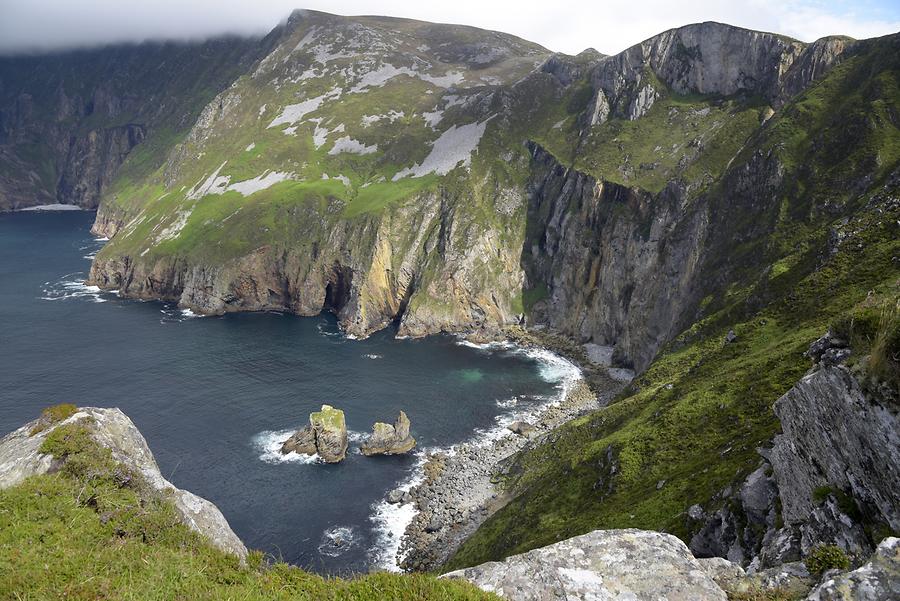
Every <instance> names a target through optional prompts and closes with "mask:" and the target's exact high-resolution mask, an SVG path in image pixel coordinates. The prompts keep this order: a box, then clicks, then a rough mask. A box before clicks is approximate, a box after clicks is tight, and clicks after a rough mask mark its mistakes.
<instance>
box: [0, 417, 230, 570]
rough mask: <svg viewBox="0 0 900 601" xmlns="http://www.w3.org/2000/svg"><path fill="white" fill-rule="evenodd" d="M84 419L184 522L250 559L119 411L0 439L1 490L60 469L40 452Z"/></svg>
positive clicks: (213, 510) (216, 514)
mask: <svg viewBox="0 0 900 601" xmlns="http://www.w3.org/2000/svg"><path fill="white" fill-rule="evenodd" d="M80 420H84V423H85V425H87V426H88V427H89V428H90V429H91V434H92V436H93V438H94V440H95V441H96V442H97V443H98V444H100V445H102V446H104V447H106V448H108V449H109V450H110V451H112V456H113V459H115V460H116V461H118V462H120V463H122V464H123V465H125V466H126V467H127V468H128V469H130V470H132V471H133V472H135V473H139V474H141V476H143V478H144V480H145V481H146V482H147V483H148V484H149V485H150V486H151V487H152V488H153V489H154V490H156V491H158V492H160V493H162V494H163V495H164V496H165V497H166V498H168V499H169V500H171V501H172V503H173V504H174V506H175V509H176V510H177V512H178V514H179V516H180V517H181V522H182V523H183V524H185V525H186V526H188V527H189V528H191V529H192V530H195V531H196V532H199V533H200V534H202V535H203V536H205V537H206V538H207V539H209V541H210V542H211V543H212V544H213V545H215V546H216V547H218V548H219V549H221V550H223V551H225V552H227V553H232V554H234V555H237V556H238V557H240V558H242V559H243V558H245V557H246V556H247V548H246V547H245V546H244V543H242V542H241V539H239V538H238V536H237V535H236V534H235V533H234V532H233V531H232V530H231V527H230V526H229V525H228V522H227V520H226V519H225V517H224V516H223V515H222V512H221V511H219V509H218V507H216V506H215V505H213V504H212V503H210V502H209V501H207V500H206V499H204V498H202V497H198V496H197V495H195V494H193V493H190V492H188V491H186V490H182V489H180V488H176V487H175V486H173V485H172V483H171V482H169V481H168V480H166V479H165V478H163V476H162V473H160V471H159V466H158V465H156V460H155V459H154V458H153V453H152V452H151V451H150V448H149V447H148V446H147V441H146V440H144V437H143V436H142V435H141V433H140V431H138V429H137V427H135V425H134V423H132V421H131V420H130V419H129V418H128V416H127V415H125V414H124V413H122V412H121V411H120V410H119V409H104V408H98V407H81V408H80V409H79V410H78V412H77V413H75V414H74V415H72V416H71V417H69V418H68V419H65V420H63V421H61V422H59V423H57V424H55V425H54V426H52V427H50V428H47V429H46V430H43V431H41V432H38V433H36V434H34V435H31V432H32V431H33V429H34V427H35V425H36V424H37V423H38V420H35V421H32V422H30V423H28V424H25V425H24V426H22V427H21V428H19V429H18V430H16V431H14V432H11V433H9V434H7V435H6V436H4V437H3V439H2V440H0V489H3V488H9V487H11V486H15V485H17V484H19V483H21V482H22V481H23V480H25V479H26V478H29V477H31V476H36V475H40V474H46V473H48V472H50V471H52V470H54V469H56V468H57V467H58V465H57V463H58V462H56V461H55V460H54V459H53V457H51V456H50V455H44V454H42V453H41V452H40V448H41V444H43V442H44V440H45V439H46V437H47V435H48V434H49V433H50V432H52V431H53V430H54V429H56V428H57V427H59V426H60V425H63V424H70V423H73V422H76V421H80Z"/></svg>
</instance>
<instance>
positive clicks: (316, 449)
mask: <svg viewBox="0 0 900 601" xmlns="http://www.w3.org/2000/svg"><path fill="white" fill-rule="evenodd" d="M281 452H282V453H284V454H285V455H286V454H288V453H300V454H305V455H315V454H317V453H318V455H319V457H321V458H322V461H325V462H326V463H337V462H339V461H342V460H343V459H344V458H345V457H346V456H347V424H346V423H345V421H344V412H343V411H341V410H340V409H335V408H334V407H332V406H331V405H322V409H321V410H319V411H316V412H315V413H310V414H309V425H307V426H304V427H303V428H301V429H300V430H298V431H297V432H295V433H294V434H292V435H291V437H290V438H288V439H287V440H286V441H284V444H282V445H281Z"/></svg>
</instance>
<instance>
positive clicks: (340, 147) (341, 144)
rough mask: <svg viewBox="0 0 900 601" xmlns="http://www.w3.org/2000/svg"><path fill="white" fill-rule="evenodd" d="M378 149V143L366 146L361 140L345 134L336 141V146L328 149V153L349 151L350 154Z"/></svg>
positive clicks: (371, 151) (368, 152)
mask: <svg viewBox="0 0 900 601" xmlns="http://www.w3.org/2000/svg"><path fill="white" fill-rule="evenodd" d="M376 150H378V144H373V145H372V146H366V145H365V144H363V143H362V142H360V141H359V140H354V139H353V138H351V137H350V136H344V137H342V138H338V139H337V140H335V141H334V146H332V147H331V150H329V151H328V154H330V155H335V154H341V153H342V152H347V153H350V154H372V153H373V152H375V151H376Z"/></svg>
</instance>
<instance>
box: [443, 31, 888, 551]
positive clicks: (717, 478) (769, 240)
mask: <svg viewBox="0 0 900 601" xmlns="http://www.w3.org/2000/svg"><path fill="white" fill-rule="evenodd" d="M896 43H897V40H896V36H895V37H894V39H890V38H889V39H885V40H882V41H878V42H873V43H870V44H868V45H867V46H866V47H865V48H864V49H863V50H862V51H861V52H859V53H858V54H857V55H855V56H853V57H852V58H851V59H849V60H847V61H846V62H845V63H843V64H842V65H840V66H839V67H836V68H835V69H834V70H833V71H832V72H831V73H830V74H829V75H828V76H827V77H826V78H825V79H824V80H822V81H821V82H820V83H819V84H817V85H814V86H813V87H812V88H811V89H810V90H809V91H808V92H806V93H804V94H802V95H801V96H800V97H798V98H797V99H796V100H795V101H794V102H793V103H791V104H789V105H787V106H786V107H785V108H784V109H783V110H782V111H781V112H780V113H778V114H777V115H776V116H775V117H773V122H772V123H771V124H770V125H769V127H767V128H765V129H764V130H763V131H762V132H760V133H759V134H758V135H756V136H754V138H753V139H752V144H750V145H748V146H747V147H746V148H745V149H744V150H742V154H744V155H753V154H756V153H760V152H768V151H770V150H771V151H772V152H776V153H778V155H779V157H781V160H782V164H783V165H784V168H785V171H786V173H785V177H784V179H783V181H784V184H783V185H781V186H780V187H779V188H778V189H777V191H776V195H777V196H776V198H778V199H779V203H778V204H776V205H774V206H772V205H769V206H768V207H766V206H765V205H764V204H763V205H762V206H763V210H762V211H760V210H759V208H752V209H751V208H750V207H747V209H748V210H747V211H746V217H745V216H744V215H742V211H741V207H735V206H734V205H733V199H732V198H729V197H728V196H724V195H723V196H721V197H716V196H715V194H712V195H710V196H709V197H708V198H709V201H711V202H714V203H721V208H720V209H719V210H720V211H729V212H728V213H727V215H728V219H727V221H728V222H729V223H730V225H729V227H730V228H732V229H730V230H729V234H730V235H729V236H727V237H723V241H722V246H721V247H719V249H718V250H717V251H714V252H713V254H712V255H711V259H710V271H709V272H708V273H717V272H718V273H719V274H722V275H723V276H724V277H723V279H722V281H723V282H727V285H726V286H723V287H721V288H720V289H719V290H718V291H715V286H710V287H709V289H710V290H711V293H710V295H709V296H708V297H706V298H704V299H703V302H702V304H701V309H700V314H699V318H698V319H697V320H696V321H695V322H694V323H693V324H691V325H690V327H688V328H687V329H685V330H684V331H683V332H682V333H681V334H680V335H678V336H677V337H676V338H675V339H674V340H672V341H671V342H670V343H669V344H668V345H666V346H665V347H664V348H663V350H662V352H661V353H660V355H659V356H658V358H657V359H656V360H655V361H654V362H653V363H652V364H651V365H650V367H649V369H647V371H646V372H645V373H643V374H642V375H641V376H640V377H639V378H638V379H637V380H635V381H634V382H633V383H632V385H631V386H630V387H629V389H627V390H626V391H625V392H624V393H623V394H622V395H621V396H620V398H618V399H617V400H616V401H615V402H614V403H612V404H611V405H610V406H609V407H607V408H605V409H602V410H600V411H598V412H596V413H593V414H591V415H588V416H586V417H583V418H581V419H578V420H575V421H573V422H570V423H569V424H567V425H566V426H564V427H563V428H561V429H560V431H559V434H558V436H554V437H553V441H552V443H547V444H542V445H539V446H536V447H535V448H532V449H530V450H527V451H525V452H523V453H522V454H521V455H520V456H519V457H518V458H517V460H516V463H515V465H514V467H513V469H512V471H511V476H510V478H509V479H508V481H507V483H506V485H507V488H508V491H509V493H510V495H511V496H512V501H511V502H510V503H509V504H508V505H507V506H506V507H504V508H503V509H502V510H500V511H499V512H498V513H496V514H495V515H494V516H492V517H491V518H490V519H489V520H488V521H487V522H486V523H485V524H484V525H483V526H482V527H481V528H480V530H479V531H478V532H476V534H475V535H474V536H473V537H472V538H471V539H470V540H469V541H467V542H466V543H465V544H464V545H463V546H462V548H461V549H460V551H459V552H458V553H457V554H456V556H455V557H454V558H453V559H452V561H451V562H450V564H449V566H448V567H449V568H458V567H462V566H469V565H475V564H477V563H480V562H483V561H488V560H496V559H498V558H501V557H504V556H507V555H510V554H514V553H520V552H523V551H526V550H528V549H532V548H535V547H539V546H542V545H546V544H548V543H552V542H555V541H558V540H561V539H564V538H567V537H570V536H573V535H577V534H582V533H585V532H588V531H591V530H594V529H597V528H622V527H636V528H646V529H651V530H661V531H665V532H671V533H673V534H676V535H678V536H679V537H681V538H682V539H683V540H685V541H688V540H690V537H691V535H692V534H693V533H694V532H695V528H696V527H697V524H696V523H694V522H693V521H692V520H691V519H690V518H689V516H688V514H687V510H688V507H690V506H691V505H693V504H695V503H696V504H699V505H701V506H704V505H709V506H712V505H714V504H715V503H716V501H715V498H716V496H717V494H718V493H719V491H722V490H723V489H725V488H726V487H728V486H732V485H734V484H735V483H738V482H740V481H741V480H742V479H743V478H745V477H746V476H747V474H749V473H750V472H751V471H753V470H754V469H756V468H757V467H758V466H759V464H760V456H759V454H758V452H757V450H756V449H757V448H758V447H762V446H766V445H768V444H769V442H770V441H771V439H772V437H773V436H774V435H775V434H776V433H777V432H778V429H779V423H778V420H777V418H776V416H775V414H774V412H773V409H772V405H773V403H774V401H775V400H776V399H778V398H779V397H780V396H781V395H782V394H784V393H785V392H786V391H787V390H788V389H789V388H790V387H791V386H793V385H794V384H795V383H796V382H797V380H798V379H799V378H800V377H801V376H802V375H803V374H804V372H806V371H807V370H808V369H809V365H810V363H809V359H807V358H806V357H804V353H805V351H806V350H807V348H808V347H809V345H810V343H812V342H813V341H815V340H816V339H817V338H818V337H819V336H821V335H822V334H823V333H824V332H825V331H826V330H827V329H828V328H829V327H832V328H833V329H835V330H837V331H840V332H842V333H845V335H846V336H848V339H850V340H851V342H852V343H853V346H854V353H858V354H859V355H860V362H862V363H863V364H868V365H870V366H872V369H874V370H877V374H878V375H877V377H878V378H880V379H881V380H887V381H892V380H894V379H895V378H896V374H897V371H896V366H897V362H896V361H897V355H896V353H897V343H896V336H897V333H896V331H897V329H896V328H897V325H896V324H897V320H896V308H895V305H896V303H897V299H898V298H900V279H898V277H900V267H898V265H897V252H898V248H900V245H898V223H900V222H898V216H900V204H898V200H897V198H898V193H900V185H898V183H900V182H898V179H897V178H898V173H897V166H898V158H900V157H898V156H897V149H898V148H900V146H898V144H900V132H898V125H900V124H898V123H897V121H896V114H897V113H896V111H897V101H898V99H900V93H898V80H897V73H898V71H897V69H896V61H897V58H896V57H897V55H896V53H892V52H890V51H889V50H888V49H890V48H892V47H894V48H895V47H896ZM848 122H850V123H854V124H857V125H856V126H853V127H851V128H850V129H851V131H852V132H853V135H852V136H850V137H847V136H846V135H844V133H843V132H845V128H846V127H847V123H848ZM735 163H736V164H740V163H738V161H735ZM741 168H743V167H741ZM728 177H729V176H728V175H727V174H726V176H725V178H723V179H724V181H727V178H728ZM726 189H727V188H724V187H723V186H721V185H720V188H719V190H720V192H719V193H720V194H721V193H723V192H724V191H725V190H726ZM714 191H715V189H714ZM757 202H760V204H762V201H761V200H758V201H757ZM729 203H731V204H732V206H731V207H730V209H729V208H728V207H727V205H728V204H729ZM751 215H753V217H752V218H751ZM744 219H746V221H745V220H744ZM770 220H771V221H770ZM760 221H763V222H766V223H771V224H772V225H771V229H768V228H766V229H762V228H759V227H758V225H759V222H760ZM723 225H724V224H723ZM717 263H718V264H717ZM726 278H727V279H726ZM850 324H854V325H853V327H852V332H850V330H851V326H850ZM729 330H732V331H733V332H734V333H735V334H736V339H734V340H733V341H731V342H726V334H727V333H728V332H729ZM882 349H892V350H887V351H885V350H882ZM864 357H870V358H868V359H863V358H864ZM876 542H877V541H876Z"/></svg>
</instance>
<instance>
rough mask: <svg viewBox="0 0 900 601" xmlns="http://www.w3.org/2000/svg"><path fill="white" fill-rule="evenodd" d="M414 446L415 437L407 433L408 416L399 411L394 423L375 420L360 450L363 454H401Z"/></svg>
mask: <svg viewBox="0 0 900 601" xmlns="http://www.w3.org/2000/svg"><path fill="white" fill-rule="evenodd" d="M415 446H416V439H415V438H413V437H412V436H411V435H410V433H409V418H408V417H406V413H404V412H403V411H401V412H400V415H398V416H397V421H395V422H394V425H393V426H392V425H390V424H385V423H383V422H375V425H374V426H372V434H370V435H369V437H368V438H367V439H366V441H365V442H364V443H363V445H362V447H361V448H360V451H362V454H363V455H366V456H369V455H402V454H404V453H409V452H410V451H411V450H413V449H414V448H415Z"/></svg>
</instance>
